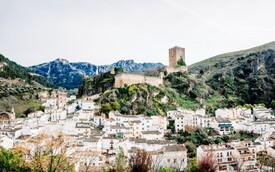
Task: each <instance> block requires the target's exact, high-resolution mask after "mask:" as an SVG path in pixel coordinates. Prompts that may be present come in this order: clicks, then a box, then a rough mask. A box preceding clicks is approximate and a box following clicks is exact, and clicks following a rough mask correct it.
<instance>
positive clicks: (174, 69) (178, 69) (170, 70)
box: [164, 66, 188, 75]
mask: <svg viewBox="0 0 275 172" xmlns="http://www.w3.org/2000/svg"><path fill="white" fill-rule="evenodd" d="M164 71H167V75H168V74H170V73H175V72H188V69H187V66H179V67H170V66H166V67H164Z"/></svg>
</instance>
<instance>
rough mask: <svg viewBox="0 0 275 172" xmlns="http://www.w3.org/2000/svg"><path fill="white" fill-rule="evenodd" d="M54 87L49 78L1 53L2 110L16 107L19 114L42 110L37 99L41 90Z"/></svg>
mask: <svg viewBox="0 0 275 172" xmlns="http://www.w3.org/2000/svg"><path fill="white" fill-rule="evenodd" d="M48 87H53V84H52V83H50V82H49V81H48V80H47V78H44V77H42V76H40V75H37V74H35V73H33V72H32V71H31V70H30V69H29V68H26V67H23V66H20V65H18V64H17V63H15V62H13V61H10V60H9V59H8V58H5V57H4V56H3V55H1V54H0V112H1V111H10V110H11V109H12V108H14V110H15V113H16V115H17V116H24V113H25V112H27V111H31V110H35V109H37V110H40V109H41V108H42V107H41V103H40V102H39V101H38V100H37V95H38V93H39V92H40V91H43V90H47V89H48Z"/></svg>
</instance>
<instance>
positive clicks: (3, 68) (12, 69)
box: [0, 54, 53, 87]
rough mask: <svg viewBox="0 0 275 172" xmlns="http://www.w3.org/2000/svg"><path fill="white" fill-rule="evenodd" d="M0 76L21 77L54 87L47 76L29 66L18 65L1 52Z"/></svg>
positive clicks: (27, 80) (29, 81)
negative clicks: (34, 71)
mask: <svg viewBox="0 0 275 172" xmlns="http://www.w3.org/2000/svg"><path fill="white" fill-rule="evenodd" d="M0 77H2V78H6V79H7V78H10V79H16V78H21V79H24V80H25V81H26V82H28V83H31V82H33V81H34V82H37V83H39V84H41V85H43V86H45V87H52V86H53V84H52V83H50V82H49V81H48V80H47V79H46V78H44V77H42V76H39V75H37V74H35V73H33V72H32V71H31V70H30V69H29V68H26V67H23V66H21V65H18V64H17V63H15V62H13V61H10V60H9V59H8V58H5V57H4V56H3V55H2V54H0Z"/></svg>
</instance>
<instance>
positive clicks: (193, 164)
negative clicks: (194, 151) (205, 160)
mask: <svg viewBox="0 0 275 172" xmlns="http://www.w3.org/2000/svg"><path fill="white" fill-rule="evenodd" d="M197 171H198V168H197V160H196V158H192V159H191V160H190V162H189V163H188V166H187V170H186V172H197Z"/></svg>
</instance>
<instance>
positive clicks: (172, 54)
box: [169, 46, 185, 67]
mask: <svg viewBox="0 0 275 172" xmlns="http://www.w3.org/2000/svg"><path fill="white" fill-rule="evenodd" d="M181 58H182V59H183V61H184V62H185V48H181V47H177V46H175V47H173V48H170V49H169V67H176V66H177V62H178V60H179V59H181Z"/></svg>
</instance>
